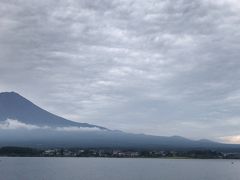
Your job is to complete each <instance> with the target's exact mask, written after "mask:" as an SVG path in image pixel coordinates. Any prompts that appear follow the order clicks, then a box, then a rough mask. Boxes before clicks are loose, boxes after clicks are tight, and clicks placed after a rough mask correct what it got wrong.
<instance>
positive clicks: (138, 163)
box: [0, 157, 240, 180]
mask: <svg viewBox="0 0 240 180" xmlns="http://www.w3.org/2000/svg"><path fill="white" fill-rule="evenodd" d="M239 179H240V161H237V160H183V159H180V160H171V159H111V158H8V157H6V158H3V157H0V180H239Z"/></svg>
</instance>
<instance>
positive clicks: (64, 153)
mask: <svg viewBox="0 0 240 180" xmlns="http://www.w3.org/2000/svg"><path fill="white" fill-rule="evenodd" d="M0 156H12V157H103V158H105V157H106V158H186V159H240V153H239V152H236V153H229V152H228V153H226V152H218V151H212V150H189V151H182V150H181V151H176V150H174V151H173V150H127V149H81V148H50V149H44V150H43V149H33V148H26V147H2V148H0Z"/></svg>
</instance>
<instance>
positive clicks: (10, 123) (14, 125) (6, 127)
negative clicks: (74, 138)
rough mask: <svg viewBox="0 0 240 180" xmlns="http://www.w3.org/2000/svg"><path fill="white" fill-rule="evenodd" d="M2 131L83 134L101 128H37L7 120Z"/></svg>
mask: <svg viewBox="0 0 240 180" xmlns="http://www.w3.org/2000/svg"><path fill="white" fill-rule="evenodd" d="M0 129H3V130H19V129H26V130H46V129H47V130H51V131H65V132H81V131H100V129H99V128H97V127H95V128H87V127H74V126H69V127H56V128H53V127H49V126H36V125H32V124H26V123H23V122H21V121H18V120H13V119H7V120H6V121H3V122H1V123H0Z"/></svg>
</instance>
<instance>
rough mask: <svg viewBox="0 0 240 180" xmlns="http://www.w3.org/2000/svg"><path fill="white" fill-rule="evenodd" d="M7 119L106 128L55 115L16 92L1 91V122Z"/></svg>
mask: <svg viewBox="0 0 240 180" xmlns="http://www.w3.org/2000/svg"><path fill="white" fill-rule="evenodd" d="M7 119H13V120H18V121H21V122H23V123H26V124H31V125H37V126H49V127H70V126H71V127H72V126H73V127H88V128H99V129H106V128H104V127H101V126H96V125H91V124H88V123H78V122H74V121H71V120H67V119H64V118H62V117H59V116H57V115H54V114H52V113H50V112H48V111H46V110H44V109H42V108H40V107H38V106H37V105H35V104H33V103H32V102H31V101H29V100H28V99H26V98H24V97H23V96H21V95H19V94H18V93H16V92H2V93H0V122H1V121H6V120H7Z"/></svg>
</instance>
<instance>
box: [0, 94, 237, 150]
mask: <svg viewBox="0 0 240 180" xmlns="http://www.w3.org/2000/svg"><path fill="white" fill-rule="evenodd" d="M8 119H12V120H13V121H14V120H17V121H19V122H20V123H24V126H23V125H22V124H20V126H19V124H18V127H17V128H16V127H15V128H9V126H7V128H6V126H4V125H5V124H4V123H6V122H7V123H8V122H9V121H8ZM7 125H8V124H7ZM26 125H27V126H26ZM28 125H30V126H29V127H30V128H28ZM31 125H32V126H31ZM36 127H37V128H36ZM46 127H47V128H46ZM0 146H31V147H83V148H86V147H94V148H100V147H103V148H141V149H144V148H145V149H223V150H226V151H227V150H230V149H233V150H234V151H235V150H237V151H240V145H228V144H221V143H216V142H212V141H209V140H204V139H203V140H199V141H193V140H189V139H186V138H183V137H180V136H172V137H164V136H151V135H144V134H131V133H124V132H121V131H112V130H108V129H106V128H104V127H100V126H96V125H91V124H88V123H77V122H73V121H70V120H67V119H64V118H61V117H59V116H56V115H54V114H52V113H49V112H47V111H45V110H43V109H41V108H39V107H38V106H36V105H35V104H33V103H32V102H30V101H29V100H27V99H25V98H24V97H22V96H20V95H19V94H17V93H15V92H10V93H9V92H5V93H0Z"/></svg>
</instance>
